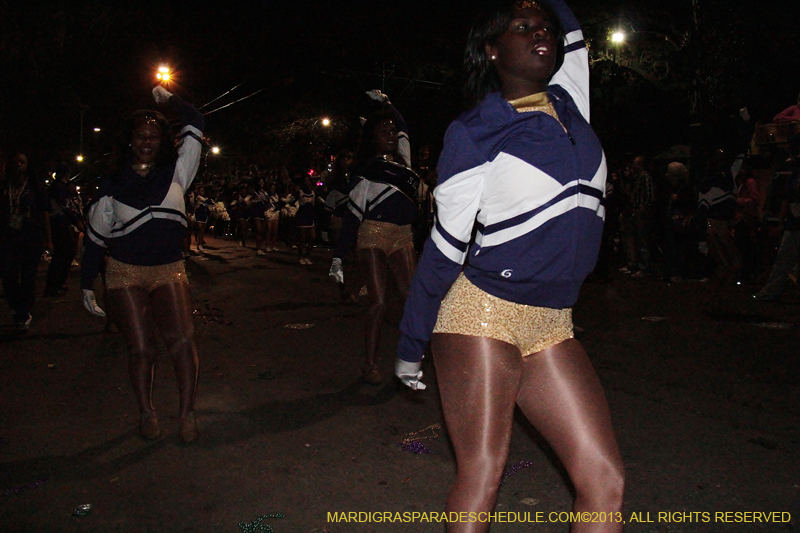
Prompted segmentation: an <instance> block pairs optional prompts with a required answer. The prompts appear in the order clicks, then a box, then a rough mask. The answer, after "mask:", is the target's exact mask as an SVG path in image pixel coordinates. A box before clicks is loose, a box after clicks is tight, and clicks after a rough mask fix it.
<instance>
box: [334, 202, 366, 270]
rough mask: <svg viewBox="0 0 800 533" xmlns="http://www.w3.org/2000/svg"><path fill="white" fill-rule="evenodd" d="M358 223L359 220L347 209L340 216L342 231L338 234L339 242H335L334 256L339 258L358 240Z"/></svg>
mask: <svg viewBox="0 0 800 533" xmlns="http://www.w3.org/2000/svg"><path fill="white" fill-rule="evenodd" d="M360 225H361V221H360V220H359V219H358V217H357V216H355V215H354V214H353V213H352V211H350V210H349V209H348V210H347V211H346V212H345V214H344V217H342V232H341V234H340V235H339V242H337V243H336V252H335V253H334V254H333V256H334V257H338V258H339V259H341V258H343V257H344V256H346V255H347V254H348V253H349V252H350V250H352V249H353V246H355V244H356V241H357V240H358V227H359V226H360Z"/></svg>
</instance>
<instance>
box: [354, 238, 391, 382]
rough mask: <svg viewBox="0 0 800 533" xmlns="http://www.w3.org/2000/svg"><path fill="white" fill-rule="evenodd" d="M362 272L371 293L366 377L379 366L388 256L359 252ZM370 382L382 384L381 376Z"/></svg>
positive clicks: (371, 250) (367, 250)
mask: <svg viewBox="0 0 800 533" xmlns="http://www.w3.org/2000/svg"><path fill="white" fill-rule="evenodd" d="M358 255H359V259H360V261H361V265H362V268H361V271H362V273H363V275H364V281H365V282H366V285H367V290H368V291H369V311H368V312H367V318H366V322H365V324H364V344H365V347H366V352H367V360H366V362H365V364H364V373H365V376H366V374H367V373H369V372H370V371H371V370H372V369H375V368H376V367H377V365H378V359H379V358H378V345H379V344H380V339H381V328H382V327H383V317H384V315H385V314H386V270H387V261H386V254H385V253H384V252H383V250H378V249H377V248H365V249H363V250H359V251H358ZM368 381H370V382H371V381H376V382H380V376H379V375H376V376H375V379H373V380H368Z"/></svg>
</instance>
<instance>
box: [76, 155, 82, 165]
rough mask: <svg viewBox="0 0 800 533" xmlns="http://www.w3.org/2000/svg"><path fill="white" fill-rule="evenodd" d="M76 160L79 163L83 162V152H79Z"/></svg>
mask: <svg viewBox="0 0 800 533" xmlns="http://www.w3.org/2000/svg"><path fill="white" fill-rule="evenodd" d="M75 161H77V162H78V163H83V156H82V155H81V154H78V155H77V156H76V157H75Z"/></svg>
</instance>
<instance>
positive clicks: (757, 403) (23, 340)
mask: <svg viewBox="0 0 800 533" xmlns="http://www.w3.org/2000/svg"><path fill="white" fill-rule="evenodd" d="M206 250H207V254H206V256H203V257H200V256H193V257H191V258H190V259H188V260H187V271H188V273H189V279H190V283H191V287H192V294H193V297H194V300H195V307H196V312H195V315H196V317H195V320H196V327H197V341H198V345H199V351H200V361H201V370H200V381H199V390H198V398H197V413H198V420H199V427H200V431H201V438H200V440H199V441H198V442H196V443H194V444H192V445H188V446H187V445H182V444H180V443H179V440H178V437H177V426H178V418H177V415H178V394H177V384H176V381H175V374H174V371H173V369H172V365H171V362H170V359H169V356H168V354H166V353H164V352H162V353H161V355H160V358H159V364H158V367H157V371H156V379H155V393H154V402H155V405H156V409H157V411H158V413H159V415H160V419H161V422H162V427H163V428H164V429H166V435H165V436H164V437H163V438H162V439H161V440H158V441H155V442H145V441H143V440H142V439H141V438H140V437H139V436H138V427H137V424H138V412H137V408H136V404H135V402H134V398H133V393H132V391H131V387H130V384H129V381H128V377H127V354H126V348H125V345H124V342H123V339H122V338H121V336H120V335H119V334H118V333H114V332H106V331H104V329H105V321H104V320H103V319H98V318H95V317H92V316H90V315H89V314H88V313H87V312H85V311H84V310H83V308H82V306H81V302H80V296H79V294H80V290H79V286H78V272H77V269H73V271H72V273H71V278H70V281H69V289H70V290H69V291H68V292H67V294H66V296H64V297H59V298H49V299H45V298H40V299H38V300H37V303H36V306H35V310H34V320H33V323H32V325H31V328H30V330H29V332H27V333H26V334H18V333H15V332H14V331H13V330H12V329H11V327H10V326H4V327H3V328H2V329H1V330H0V398H2V399H1V400H0V401H1V402H2V408H0V491H1V492H0V531H2V532H17V531H26V532H27V531H31V532H33V531H36V532H39V531H41V532H62V531H64V532H240V531H268V530H269V529H267V527H266V526H269V527H270V528H272V530H274V532H275V533H286V532H298V533H311V532H320V533H321V532H329V533H345V532H348V533H349V532H393V531H397V532H429V531H433V532H441V531H444V525H443V523H441V522H440V520H441V518H442V517H441V516H440V515H438V513H441V512H442V511H443V510H444V501H445V498H446V495H447V491H448V489H449V486H450V484H451V483H452V481H453V478H454V475H455V465H454V461H453V454H452V450H451V448H450V444H449V441H448V439H447V433H446V428H438V426H439V425H442V426H443V421H442V414H441V408H440V404H439V398H438V390H437V387H436V376H435V372H434V368H433V365H432V364H431V360H430V357H428V358H426V361H425V366H424V371H425V374H426V376H425V379H424V381H425V382H426V383H427V384H428V385H429V388H428V389H427V390H425V391H420V392H415V391H411V390H406V389H404V388H403V387H401V386H400V385H399V384H398V383H397V381H396V380H394V379H389V377H390V375H391V369H392V364H393V359H394V346H395V345H396V342H397V338H398V332H397V325H398V322H399V320H400V317H401V315H402V302H401V300H400V297H399V295H398V294H397V291H396V289H394V287H392V293H391V297H390V305H389V312H388V313H387V317H386V323H385V325H384V330H383V338H382V353H383V354H384V360H383V364H382V368H381V370H382V372H383V373H384V375H385V376H386V378H387V379H386V380H385V383H384V385H382V386H378V387H373V386H369V385H366V384H362V383H361V382H360V381H359V376H360V370H361V366H362V361H363V333H362V331H363V326H362V319H363V316H364V314H365V313H366V312H367V308H366V306H365V304H366V302H365V299H364V298H362V299H361V301H360V302H359V304H353V303H348V304H343V303H340V301H339V292H338V289H337V288H336V287H335V286H334V285H333V284H331V283H330V282H329V280H328V278H327V270H328V266H329V264H330V259H331V255H332V254H331V252H330V251H329V250H325V249H315V250H314V254H313V256H312V257H313V260H314V264H313V265H311V266H302V265H298V264H297V258H296V255H295V253H293V252H292V250H284V251H281V252H273V253H270V254H268V256H267V257H258V256H256V255H255V253H254V250H253V249H252V244H251V247H250V248H242V247H240V246H238V244H237V243H236V242H234V241H232V240H222V239H213V238H212V239H209V243H208V246H207V247H206ZM45 268H46V264H44V263H43V264H42V265H41V269H40V287H39V289H40V291H41V289H42V288H43V278H44V273H45ZM756 288H757V287H738V286H725V287H723V286H719V285H715V284H713V283H676V284H672V285H669V286H668V285H666V284H664V283H662V282H659V281H656V280H653V279H648V278H645V279H631V278H630V277H622V276H614V277H612V279H611V280H610V281H609V282H606V283H599V282H590V283H587V284H585V285H584V288H583V290H582V293H581V297H580V300H579V302H578V304H577V305H576V307H575V311H574V321H575V325H576V327H577V330H576V331H577V337H578V338H579V339H580V340H581V341H582V342H583V343H584V345H585V347H586V349H587V351H588V353H589V355H590V358H591V359H592V361H593V363H594V365H595V368H596V369H597V372H598V374H599V376H600V379H601V381H602V383H603V385H604V386H605V389H606V392H607V396H608V400H609V403H610V406H611V412H612V416H613V420H614V425H615V428H616V431H617V437H618V441H619V444H620V448H621V451H622V455H623V459H624V461H625V466H626V471H627V487H626V498H625V510H624V512H623V515H622V519H624V520H625V521H626V526H625V528H626V529H625V530H626V531H629V532H647V533H655V532H684V531H685V532H694V531H702V532H706V531H708V532H716V531H720V532H722V531H725V532H728V531H730V532H749V531H764V532H786V531H797V530H798V523H799V522H798V519H799V518H800V461H799V460H798V451H800V450H799V448H800V423H799V422H800V392H799V390H798V378H799V377H800V349H798V339H799V338H800V336H799V335H798V326H800V305H798V303H799V302H800V298H798V295H797V292H796V289H794V288H793V289H792V290H791V291H790V294H788V295H787V297H786V298H785V299H784V301H783V302H781V303H755V302H751V301H749V300H748V295H749V294H750V293H752V292H755V289H756ZM98 292H102V291H98ZM101 305H105V304H104V302H102V300H101ZM9 324H10V318H9ZM412 434H414V435H412ZM414 437H417V438H419V439H420V440H417V441H416V442H418V443H420V444H417V445H416V448H417V451H420V450H424V451H426V452H429V453H421V454H416V453H413V451H410V450H409V449H408V447H405V448H404V447H403V446H402V443H403V441H404V440H406V439H409V438H411V439H413V438H414ZM422 437H427V438H424V439H422ZM507 472H508V474H509V475H508V476H506V477H505V478H504V483H503V485H502V486H501V488H500V493H499V499H498V505H497V511H498V512H499V513H505V514H499V515H497V517H495V518H496V519H497V520H505V521H499V522H496V523H495V524H494V525H493V527H492V531H493V532H517V531H541V532H566V531H567V530H568V529H569V524H568V523H565V522H564V520H568V516H567V515H564V514H559V513H562V512H565V511H569V510H570V509H571V506H572V501H573V498H574V495H573V494H572V492H571V489H570V486H569V484H568V482H567V480H566V478H565V473H564V471H563V468H562V467H561V465H560V464H559V463H558V460H557V459H555V458H554V456H553V454H552V452H551V451H550V449H549V448H548V446H547V444H546V443H545V442H544V441H543V440H542V439H541V437H539V436H538V434H537V433H536V431H535V429H533V428H532V427H531V426H530V425H529V424H527V422H526V421H525V420H524V419H523V418H522V417H521V416H517V417H516V422H515V427H514V435H513V438H512V443H511V454H510V456H509V469H508V471H507ZM85 504H90V505H91V509H90V511H89V512H88V513H85V514H84V515H83V516H74V515H73V513H74V511H75V510H76V509H77V508H78V507H79V506H81V505H85ZM359 512H360V513H362V514H361V515H358V514H349V515H348V514H347V513H359ZM378 512H381V513H384V512H386V513H391V514H388V515H384V514H380V515H378V514H375V513H378ZM746 512H751V514H744V513H746ZM752 512H763V513H773V512H777V513H778V514H777V515H776V514H764V515H754V514H752ZM334 513H336V514H334ZM339 513H345V514H344V515H342V514H339ZM365 513H370V514H365ZM395 513H399V514H395ZM404 513H407V514H404ZM415 513H416V514H415ZM433 513H437V515H433ZM537 513H539V514H537ZM724 513H729V514H724ZM736 513H740V514H738V515H737V514H736ZM75 514H81V513H75ZM265 515H269V516H268V517H266V518H264V519H263V520H262V521H260V522H258V523H256V522H257V521H258V519H259V517H264V516H265ZM383 517H386V518H392V519H398V518H399V519H403V518H406V519H413V522H405V523H400V522H387V521H384V522H378V521H377V520H379V519H382V518H383ZM342 518H345V519H346V520H347V521H343V520H341V519H342ZM432 518H434V519H435V520H436V521H433V522H431V521H430V520H431V519H432ZM595 518H602V517H595ZM367 519H368V521H364V520H367ZM514 519H524V520H537V519H538V520H540V523H537V524H533V523H526V524H520V523H510V522H508V521H509V520H514ZM614 519H616V517H614ZM426 520H427V521H426ZM752 520H761V522H752ZM764 520H769V522H765V521H764Z"/></svg>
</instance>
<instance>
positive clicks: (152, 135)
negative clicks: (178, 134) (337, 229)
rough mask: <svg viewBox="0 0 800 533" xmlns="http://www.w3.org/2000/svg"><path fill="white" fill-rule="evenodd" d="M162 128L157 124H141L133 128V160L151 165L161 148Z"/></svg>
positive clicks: (140, 163)
mask: <svg viewBox="0 0 800 533" xmlns="http://www.w3.org/2000/svg"><path fill="white" fill-rule="evenodd" d="M163 140H164V139H163V137H162V136H161V128H159V127H158V125H157V124H152V123H149V122H148V123H145V124H139V125H138V126H136V128H135V129H134V130H133V136H132V138H131V150H133V162H134V163H136V164H139V165H149V164H150V163H153V162H154V161H155V160H156V158H157V157H158V152H159V150H161V142H162V141H163Z"/></svg>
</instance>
